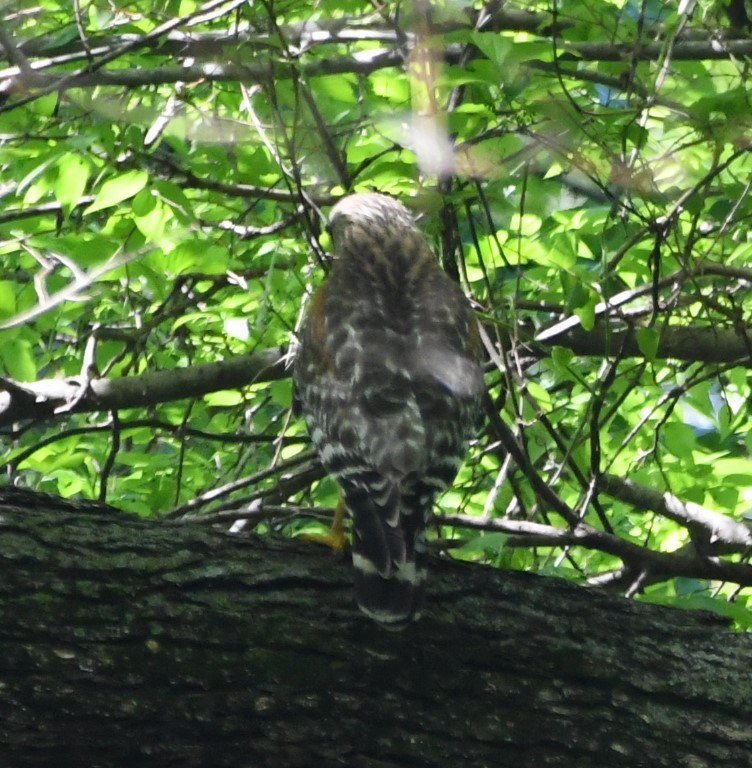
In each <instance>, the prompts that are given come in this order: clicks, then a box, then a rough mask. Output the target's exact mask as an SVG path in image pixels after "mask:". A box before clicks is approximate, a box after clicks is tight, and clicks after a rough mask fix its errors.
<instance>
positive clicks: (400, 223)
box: [294, 194, 483, 627]
mask: <svg viewBox="0 0 752 768" xmlns="http://www.w3.org/2000/svg"><path fill="white" fill-rule="evenodd" d="M330 228H331V232H332V240H333V245H334V261H333V264H332V268H331V271H330V274H329V276H328V278H327V280H326V282H325V283H324V284H323V285H322V286H321V288H320V289H319V290H318V292H317V293H316V295H315V296H314V298H313V300H312V303H311V307H310V311H309V315H308V318H307V319H306V321H305V324H304V326H303V329H302V331H301V334H300V346H299V348H298V352H297V356H296V360H295V369H294V379H295V389H296V397H297V399H298V403H299V405H300V407H301V409H302V412H303V414H304V415H305V419H306V422H307V424H308V429H309V432H310V434H311V438H312V440H313V443H314V444H315V446H316V449H317V450H318V453H319V456H320V457H321V461H322V463H323V464H324V467H325V468H326V470H327V471H328V472H329V473H330V474H331V475H333V476H334V478H335V479H336V480H337V483H338V484H339V486H340V488H341V490H342V493H343V496H344V503H345V506H346V508H347V511H348V512H349V514H350V515H351V517H352V521H353V529H354V533H353V565H354V567H355V595H356V598H357V601H358V604H359V605H360V608H361V609H362V610H363V611H364V612H365V613H366V614H368V615H369V616H371V617H372V618H374V619H376V620H377V621H379V622H382V623H384V624H388V625H391V626H392V627H398V626H401V625H404V624H407V623H408V622H409V621H411V620H412V619H414V618H417V616H418V613H419V610H420V607H421V603H422V593H423V582H424V580H425V576H426V573H425V563H424V553H425V550H426V538H425V527H426V520H427V518H428V515H429V514H430V512H431V508H432V506H433V501H434V498H435V496H436V494H437V493H439V492H441V491H442V490H444V489H445V488H446V487H447V486H448V485H449V484H450V483H451V482H452V480H453V479H454V477H455V475H456V474H457V470H458V468H459V465H460V463H461V461H462V459H463V457H464V454H465V451H466V449H467V442H468V440H469V438H470V436H471V434H472V433H473V430H474V427H475V423H476V418H477V415H478V411H479V406H480V396H481V392H482V389H483V376H482V371H481V367H480V363H479V359H480V343H479V336H478V328H477V325H476V320H475V317H474V315H473V312H472V310H471V308H470V305H469V303H468V301H467V299H466V298H465V296H464V295H463V293H462V291H461V290H460V288H459V287H458V286H457V285H455V283H453V282H452V281H451V280H450V279H449V278H448V277H447V276H446V274H444V272H442V271H441V269H440V268H439V266H438V264H437V262H436V259H435V257H434V255H433V253H432V252H431V250H430V249H429V247H428V244H427V243H426V241H425V240H424V238H423V236H422V235H421V233H420V231H419V230H418V228H417V227H416V225H415V223H414V221H413V219H412V217H411V216H410V213H409V212H408V210H407V209H406V208H405V207H404V206H403V205H402V204H401V203H398V202H397V201H396V200H393V199H392V198H391V197H387V196H386V195H379V194H356V195H351V196H350V197H346V198H345V199H343V200H341V201H340V202H339V203H337V205H335V206H334V208H333V209H332V212H331V216H330Z"/></svg>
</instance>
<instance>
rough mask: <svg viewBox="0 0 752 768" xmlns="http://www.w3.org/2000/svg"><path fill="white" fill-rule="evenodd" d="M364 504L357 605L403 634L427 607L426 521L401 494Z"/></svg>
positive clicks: (357, 520) (357, 545)
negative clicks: (424, 605) (424, 606)
mask: <svg viewBox="0 0 752 768" xmlns="http://www.w3.org/2000/svg"><path fill="white" fill-rule="evenodd" d="M360 501H361V503H359V504H358V505H357V506H356V507H355V510H354V513H353V523H354V525H353V528H354V531H353V565H354V567H355V599H356V600H357V602H358V605H359V606H360V609H361V610H362V611H363V612H364V613H365V614H366V615H368V616H370V617H371V618H372V619H375V620H376V621H378V622H379V623H381V624H383V625H385V626H387V627H390V628H393V629H401V628H402V627H404V626H406V625H407V624H409V623H410V622H411V621H414V620H415V619H417V618H418V617H419V615H420V610H421V608H422V606H423V588H424V584H425V581H426V565H425V551H426V537H425V519H424V518H425V515H424V514H423V513H422V510H421V508H419V507H417V505H414V504H411V503H405V502H406V501H407V500H406V499H404V498H403V499H400V497H399V493H398V492H397V491H396V489H394V492H393V493H388V494H385V496H382V497H381V498H379V496H378V494H373V495H370V496H369V497H368V498H367V499H362V498H361V500H360ZM379 502H381V503H379Z"/></svg>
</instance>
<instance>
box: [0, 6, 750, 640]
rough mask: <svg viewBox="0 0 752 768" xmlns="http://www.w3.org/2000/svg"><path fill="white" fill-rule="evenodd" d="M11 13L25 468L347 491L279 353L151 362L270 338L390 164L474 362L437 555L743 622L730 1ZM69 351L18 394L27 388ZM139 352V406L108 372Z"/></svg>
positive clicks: (743, 405)
mask: <svg viewBox="0 0 752 768" xmlns="http://www.w3.org/2000/svg"><path fill="white" fill-rule="evenodd" d="M688 5H691V4H679V6H680V7H681V8H682V9H684V6H688ZM39 8H42V9H43V10H42V11H40V10H39ZM2 17H3V18H2V23H1V26H0V47H2V49H4V52H5V54H4V60H5V65H6V67H5V69H4V70H3V71H2V72H0V96H1V97H2V103H1V104H0V167H1V168H2V176H1V177H0V194H1V195H2V199H3V203H4V205H3V209H2V211H0V255H1V257H2V259H1V261H0V370H1V371H2V373H3V375H4V376H5V377H6V382H5V388H6V392H5V395H4V397H5V400H0V421H1V422H2V425H3V429H4V435H5V437H6V439H7V441H8V446H9V448H8V450H7V456H6V468H7V474H8V478H9V479H10V480H11V481H13V482H16V483H20V484H25V485H28V486H32V487H36V488H39V489H42V490H49V491H54V492H58V493H61V494H63V495H65V496H70V495H75V494H81V495H84V496H98V497H100V498H107V499H108V500H109V501H111V502H112V503H115V504H118V505H120V506H123V507H125V508H127V509H130V510H132V511H133V512H135V513H138V514H140V515H173V516H177V515H181V514H203V515H206V519H207V521H210V522H217V521H222V520H225V519H226V518H228V517H229V518H232V519H235V518H238V517H240V516H245V517H247V518H248V519H249V524H253V525H255V526H257V527H259V528H260V529H262V530H278V529H282V530H284V531H286V532H295V531H298V530H300V529H301V528H304V527H307V526H310V525H312V524H315V522H313V523H312V522H311V521H312V518H320V519H323V517H324V515H323V511H324V510H323V509H322V508H324V507H326V506H331V505H332V504H333V503H334V499H335V489H334V486H333V484H332V482H331V481H330V480H328V479H326V478H324V477H323V473H322V470H321V469H320V467H319V466H318V464H317V462H316V460H315V458H314V457H313V455H312V452H311V451H310V448H308V447H307V439H306V437H305V434H304V430H303V428H302V424H301V423H299V421H297V420H296V419H294V418H293V417H292V416H291V412H290V404H291V389H290V383H289V379H288V378H287V377H286V376H285V375H284V371H283V370H282V369H281V368H279V367H278V368H277V369H275V370H276V373H275V374H274V375H272V374H270V373H269V372H268V371H265V369H261V368H258V369H254V368H253V366H252V365H250V364H249V367H248V377H247V379H246V381H245V382H244V384H245V386H239V385H238V383H237V381H236V380H235V379H233V380H232V383H231V384H228V385H226V386H225V385H222V383H221V381H222V379H221V375H220V378H219V383H216V382H215V383H213V384H212V385H206V386H203V387H202V386H201V385H200V384H198V385H196V386H195V387H194V388H191V387H189V388H187V389H186V390H185V391H182V392H180V393H179V397H174V396H173V397H170V398H165V399H164V401H160V402H153V399H152V398H150V397H148V396H147V395H148V391H147V389H146V384H145V383H144V384H143V387H142V388H141V389H140V390H139V389H138V386H139V385H138V382H139V381H142V382H151V383H152V384H153V381H154V380H153V379H148V378H141V377H144V375H145V374H147V373H149V374H151V373H154V372H165V378H169V372H170V371H178V370H181V369H195V371H196V372H197V377H198V379H199V380H200V379H201V377H202V375H203V373H202V372H203V371H205V370H206V369H205V368H203V367H202V366H204V365H207V364H209V363H217V362H222V361H231V360H235V359H237V358H239V356H242V355H245V354H247V353H249V352H250V353H254V354H255V353H262V352H264V351H268V350H272V349H273V348H276V347H278V346H284V345H286V344H287V343H288V341H289V340H290V339H291V338H293V337H294V330H295V328H296V326H297V324H298V322H299V318H300V307H301V304H304V303H305V299H304V296H305V294H306V288H307V286H309V284H311V283H316V282H317V281H318V280H319V279H320V277H321V274H322V269H321V267H322V266H325V252H326V248H327V245H328V236H327V234H326V232H325V230H324V226H323V219H322V209H323V210H324V212H325V210H326V206H328V205H329V204H331V203H332V202H333V201H334V200H336V199H338V198H339V197H340V196H341V195H343V194H346V193H348V192H350V191H353V190H363V189H378V190H379V191H382V192H387V193H391V194H394V195H397V196H399V197H401V198H402V199H405V200H408V201H411V204H412V205H413V207H414V208H415V210H416V213H420V214H421V215H422V220H421V221H422V226H423V228H424V231H425V232H426V233H427V234H428V235H429V236H430V237H431V238H432V240H433V243H434V244H435V247H436V251H437V253H438V254H439V255H440V258H441V261H442V264H443V265H444V267H445V268H446V269H447V271H448V272H449V273H450V274H452V275H453V276H455V277H456V278H457V279H459V280H461V282H462V283H463V285H464V287H465V288H466V290H467V291H468V293H469V294H470V295H471V296H472V297H473V299H474V301H475V302H476V306H477V310H478V314H479V317H480V318H481V320H482V321H483V325H484V331H485V336H486V339H485V341H486V345H487V348H488V352H489V364H488V373H487V383H488V386H489V395H490V400H489V409H488V410H489V413H488V420H487V422H486V424H485V426H484V428H483V430H482V431H481V432H480V434H479V437H478V440H477V443H476V444H475V445H474V447H473V450H472V453H471V456H470V457H469V460H468V462H467V463H466V466H465V468H464V470H463V471H462V473H461V475H460V477H459V478H458V481H457V483H456V485H455V488H454V489H453V490H452V491H451V492H450V493H448V494H446V495H445V496H444V498H443V499H442V501H441V509H440V510H439V513H440V514H443V515H444V518H443V520H442V521H441V523H442V524H441V525H440V526H439V528H438V530H439V533H440V536H439V538H438V540H437V546H438V547H441V548H443V549H447V550H452V551H453V552H454V553H455V554H456V556H459V557H465V558H468V559H480V560H484V561H487V562H491V563H494V564H498V565H503V566H507V567H514V568H526V569H532V570H538V571H541V572H545V573H556V574H562V575H566V576H570V577H572V578H575V579H578V580H584V581H590V582H593V583H601V584H610V585H613V586H615V587H619V588H621V589H622V590H624V591H626V592H627V593H629V594H633V593H636V592H644V593H645V594H647V595H648V596H649V597H651V598H652V599H656V600H661V601H670V602H674V603H679V604H682V603H684V604H688V605H698V604H701V605H703V606H712V607H714V608H715V609H716V610H720V611H725V612H727V613H729V614H730V615H732V616H733V618H734V619H735V620H736V621H737V622H738V623H739V624H740V625H742V626H748V625H749V624H750V615H751V614H750V613H749V612H748V611H747V610H746V609H745V605H746V601H747V599H748V594H747V592H745V591H742V590H741V589H740V588H741V587H749V586H750V585H752V567H750V566H748V565H747V564H746V560H747V553H748V551H749V547H750V544H751V543H752V538H751V537H752V534H750V533H749V531H748V529H747V528H746V526H745V524H744V520H743V515H744V513H745V512H746V511H747V510H748V509H749V508H750V507H751V506H752V462H750V452H752V429H751V428H750V424H751V423H752V422H751V421H750V398H749V367H750V359H751V358H752V337H751V336H750V331H751V318H750V313H751V310H752V308H751V307H750V285H751V284H752V268H751V267H750V266H749V265H750V254H751V253H752V240H751V239H750V236H749V226H748V223H749V219H750V216H751V215H752V202H750V195H749V187H750V184H751V183H752V182H750V181H749V179H750V177H751V176H752V174H751V171H752V157H750V147H752V138H751V137H752V110H750V105H749V95H748V92H749V75H748V66H747V63H746V61H745V60H744V57H745V56H747V55H750V54H752V43H750V41H749V40H748V39H746V38H744V37H743V36H739V34H738V33H739V29H738V24H737V22H736V21H735V22H734V24H732V23H731V22H730V21H729V20H728V18H727V17H726V15H725V14H724V12H723V5H722V4H719V3H698V4H697V6H696V8H695V10H694V12H693V15H691V16H690V15H687V13H686V10H677V8H676V7H674V4H664V3H645V4H634V3H626V4H622V3H617V2H609V0H589V2H585V3H583V2H580V1H579V0H577V1H576V2H575V0H560V1H559V2H557V3H555V4H548V3H537V2H536V3H532V2H531V3H518V4H516V5H515V6H510V4H508V3H507V4H503V8H502V9H499V8H497V7H496V5H495V4H491V5H489V6H488V7H485V6H483V7H482V6H479V5H476V6H469V5H468V6H463V5H461V4H456V3H441V2H437V3H435V4H434V5H433V6H431V7H429V6H428V5H424V4H418V3H416V4H405V5H400V4H395V5H390V4H385V5H371V4H369V3H362V2H360V0H323V1H322V2H319V3H316V4H314V5H312V4H310V3H304V2H299V1H296V0H291V1H290V2H286V3H276V4H275V3H273V2H269V3H246V2H239V1H238V0H234V1H233V0H211V1H210V2H206V3H203V4H201V3H197V2H192V1H191V0H183V1H181V2H174V0H164V1H163V2H161V3H146V2H141V0H136V1H135V2H129V3H122V4H120V5H117V4H114V3H110V2H104V1H103V0H92V1H91V2H84V3H78V4H70V3H63V2H60V1H59V0H43V2H42V4H41V5H37V6H34V7H33V8H32V7H31V6H28V7H26V6H24V5H23V4H21V5H20V6H19V5H18V4H12V5H6V6H5V7H4V9H3V10H2ZM737 21H738V20H737ZM742 21H743V20H742ZM249 359H250V360H255V358H253V357H251V358H249ZM219 370H220V371H221V370H223V369H221V368H220V369H219ZM71 377H78V378H77V379H75V382H76V387H74V391H75V392H76V393H77V394H76V395H75V396H73V397H68V398H67V400H65V402H63V403H56V410H55V412H54V413H53V412H52V411H53V409H52V408H48V409H46V410H44V409H41V405H40V410H39V412H38V413H35V412H34V407H36V405H35V404H42V403H43V402H44V401H45V400H46V399H47V398H48V395H49V393H48V392H47V391H46V390H44V391H43V389H39V388H37V389H34V387H33V386H32V384H33V383H34V382H37V383H38V384H39V386H42V384H43V383H44V381H45V380H47V379H65V378H71ZM124 377H130V378H128V379H127V381H128V382H136V384H135V386H136V392H137V395H138V393H139V392H140V393H141V400H139V396H134V397H132V398H131V399H130V400H128V402H127V406H125V407H124V406H122V405H121V404H119V402H120V401H118V402H115V401H114V400H108V399H107V396H105V395H103V394H102V393H101V392H100V393H99V394H96V391H95V390H94V389H93V384H94V383H95V382H97V381H101V380H104V381H106V382H111V383H112V384H113V385H116V384H117V382H122V381H126V379H125V378H124ZM161 380H162V379H160V381H161ZM14 381H15V383H14ZM227 381H229V379H227ZM24 383H32V384H29V385H28V386H24ZM93 392H94V394H92V393H93ZM22 405H23V406H24V408H25V410H22V411H21V410H19V408H20V407H21V406H22ZM510 452H511V455H510ZM663 494H669V495H668V496H664V495H663ZM225 513H227V514H225ZM711 597H720V598H721V599H716V600H711V599H710V598H711ZM729 597H731V598H733V602H729V601H728V599H727V598H729Z"/></svg>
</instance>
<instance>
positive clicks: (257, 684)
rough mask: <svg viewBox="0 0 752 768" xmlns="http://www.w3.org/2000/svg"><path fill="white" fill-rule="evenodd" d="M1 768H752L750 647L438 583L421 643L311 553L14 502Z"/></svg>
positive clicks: (531, 584)
mask: <svg viewBox="0 0 752 768" xmlns="http://www.w3.org/2000/svg"><path fill="white" fill-rule="evenodd" d="M0 568H2V578H0V764H2V765H4V766H5V765H7V766H12V767H13V768H15V767H16V766H19V767H24V766H46V765H50V766H58V767H63V766H76V767H77V768H78V767H80V766H141V765H143V766H147V765H148V766H181V768H185V767H190V766H249V767H250V766H275V767H280V768H284V767H285V766H291V767H292V766H314V765H316V766H345V765H347V766H368V767H369V768H384V767H386V766H411V768H412V767H418V766H421V767H425V768H428V767H429V766H430V767H433V766H452V767H454V766H457V765H462V766H494V767H496V766H505V765H514V766H531V767H532V766H535V767H536V768H540V767H541V766H577V768H587V767H589V766H592V767H593V768H603V767H604V766H608V767H609V768H619V767H621V766H624V767H626V766H629V768H635V766H650V767H651V768H659V767H660V766H670V767H671V768H682V767H686V768H702V767H704V766H708V768H710V767H711V766H712V768H718V767H719V766H726V765H728V766H731V765H733V766H735V767H736V766H741V765H748V764H749V760H750V757H749V756H750V754H752V717H750V714H749V713H750V711H752V686H749V684H748V681H749V659H750V651H751V650H752V642H750V638H749V637H748V636H744V635H738V634H733V633H731V632H729V631H727V630H726V629H725V627H724V625H723V623H722V622H720V621H719V620H718V619H717V618H715V617H712V616H710V615H708V614H704V613H690V612H684V611H678V610H672V609H667V608H660V607H656V606H650V605H644V604H638V603H634V602H629V601H626V600H623V599H616V598H613V597H610V596H608V595H606V594H604V593H601V592H598V591H589V590H585V589H582V588H579V587H576V586H573V585H571V584H568V583H566V582H563V581H560V580H557V579H552V578H542V577H536V576H532V575H527V574H522V573H514V572H502V571H496V570H492V569H489V568H484V567H479V566H463V565H459V564H456V563H450V562H440V561H436V562H433V563H432V564H431V568H432V574H431V579H430V581H429V588H428V611H427V615H426V616H425V617H424V619H423V620H421V621H420V622H419V623H417V624H416V625H414V626H412V627H410V628H409V629H407V630H406V631H404V632H399V633H394V632H387V631H385V630H383V629H381V628H379V627H378V626H377V625H375V624H373V623H372V622H370V621H369V620H368V619H366V618H365V617H363V616H361V615H360V614H359V613H358V611H357V609H356V608H355V607H354V605H353V603H352V599H351V587H350V579H351V567H350V565H349V564H348V563H346V562H339V561H337V560H335V559H333V558H332V557H331V556H330V554H329V553H328V552H327V551H325V550H322V549H320V548H318V547H316V546H315V545H306V544H301V543H296V542H290V541H276V540H270V539H264V540H260V539H257V538H252V537H248V536H230V535H227V534H225V533H222V532H220V531H216V530H213V529H211V528H210V527H208V526H206V525H200V524H196V523H191V524H177V523H167V522H160V521H154V520H148V521H147V520H141V519H138V518H136V517H134V516H130V515H127V514H125V513H122V512H119V511H118V510H115V509H113V508H102V507H100V506H98V505H96V504H83V505H75V504H68V503H66V502H63V501H61V500H59V499H56V498H55V497H46V496H41V497H40V496H38V495H35V494H28V493H25V492H17V491H13V490H0Z"/></svg>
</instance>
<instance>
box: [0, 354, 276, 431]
mask: <svg viewBox="0 0 752 768" xmlns="http://www.w3.org/2000/svg"><path fill="white" fill-rule="evenodd" d="M285 356H286V348H284V347H272V348H270V349H265V350H263V351H261V352H253V353H250V354H247V355H241V356H238V357H233V358H230V359H229V360H223V361H221V362H216V363H205V364H204V365H194V366H192V367H191V368H174V369H172V370H167V371H153V372H151V373H145V374H141V375H140V376H124V377H121V378H115V379H92V380H91V381H90V382H89V383H88V384H89V386H88V390H87V391H86V392H85V393H84V395H83V396H81V397H80V398H79V396H80V393H81V383H80V382H78V381H73V380H66V379H42V380H40V381H36V382H31V383H25V382H17V381H12V380H11V379H0V426H6V425H8V424H12V423H13V422H16V421H21V420H23V419H45V418H52V417H55V416H56V415H57V414H58V413H59V412H60V410H61V409H66V408H68V406H69V404H70V403H71V402H74V401H75V406H74V407H73V408H70V409H69V410H68V411H66V413H86V412H91V411H116V410H118V409H121V408H144V407H145V406H148V405H156V404H158V403H164V402H169V401H172V400H183V399H185V398H190V397H201V396H203V395H205V394H208V393H209V392H217V391H219V390H223V389H238V388H241V387H244V386H248V385H250V384H256V383H259V382H262V381H274V380H277V379H281V378H284V377H286V376H288V375H289V372H288V371H287V369H286V365H285ZM2 389H4V390H5V391H2ZM77 398H79V399H78V400H77Z"/></svg>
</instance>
